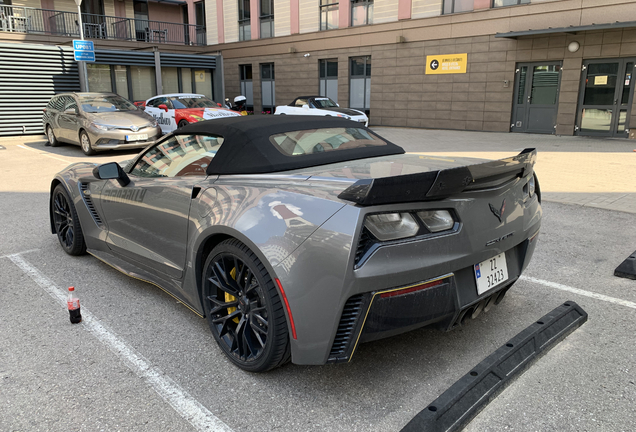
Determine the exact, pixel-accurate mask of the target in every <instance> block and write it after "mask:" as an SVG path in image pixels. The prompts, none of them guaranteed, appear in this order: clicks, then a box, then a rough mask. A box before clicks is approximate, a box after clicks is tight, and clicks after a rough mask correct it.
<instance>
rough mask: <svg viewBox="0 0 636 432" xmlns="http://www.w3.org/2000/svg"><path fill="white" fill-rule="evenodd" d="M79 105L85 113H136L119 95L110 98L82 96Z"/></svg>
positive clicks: (126, 100) (132, 106) (128, 102)
mask: <svg viewBox="0 0 636 432" xmlns="http://www.w3.org/2000/svg"><path fill="white" fill-rule="evenodd" d="M79 101H80V105H81V106H82V109H83V110H84V111H85V112H88V113H102V112H115V111H137V107H136V106H135V105H133V104H132V103H131V102H130V101H129V100H128V99H124V98H123V97H121V96H119V95H111V96H83V97H80V100H79Z"/></svg>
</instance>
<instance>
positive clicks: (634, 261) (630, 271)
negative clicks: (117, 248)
mask: <svg viewBox="0 0 636 432" xmlns="http://www.w3.org/2000/svg"><path fill="white" fill-rule="evenodd" d="M614 276H618V277H622V278H627V279H636V251H635V252H634V253H633V254H631V255H630V256H628V257H627V258H626V259H625V261H623V262H622V263H621V264H620V265H619V266H618V267H616V270H614Z"/></svg>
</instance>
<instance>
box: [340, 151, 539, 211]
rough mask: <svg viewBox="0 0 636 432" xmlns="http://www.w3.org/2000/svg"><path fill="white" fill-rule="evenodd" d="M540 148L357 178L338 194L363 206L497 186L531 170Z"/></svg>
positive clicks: (445, 195) (415, 199) (444, 196)
mask: <svg viewBox="0 0 636 432" xmlns="http://www.w3.org/2000/svg"><path fill="white" fill-rule="evenodd" d="M536 160H537V150H536V149H533V148H527V149H524V150H523V151H522V152H521V153H519V154H518V155H517V156H513V157H510V158H506V159H500V160H495V161H490V162H484V163H481V164H476V165H467V166H463V167H457V168H449V169H445V170H439V171H429V172H424V173H417V174H405V175H401V176H396V177H382V178H377V179H363V180H358V181H357V182H356V183H354V184H353V185H351V186H349V187H348V188H347V189H345V190H344V191H342V192H341V193H340V195H338V198H340V199H343V200H346V201H351V202H354V203H356V204H359V205H362V206H369V205H379V204H395V203H406V202H414V201H433V200H439V199H444V198H447V197H449V196H451V195H456V194H459V193H461V192H463V191H464V190H466V189H476V188H478V187H479V185H483V187H488V185H489V186H495V185H496V184H497V183H501V182H504V181H506V180H508V179H510V178H513V177H525V176H526V175H528V174H529V173H531V172H532V169H533V168H532V167H533V166H534V164H535V162H536Z"/></svg>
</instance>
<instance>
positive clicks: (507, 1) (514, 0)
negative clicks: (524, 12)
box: [492, 0, 530, 8]
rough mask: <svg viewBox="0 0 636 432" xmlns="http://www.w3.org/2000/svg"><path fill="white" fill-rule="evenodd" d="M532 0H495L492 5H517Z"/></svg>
mask: <svg viewBox="0 0 636 432" xmlns="http://www.w3.org/2000/svg"><path fill="white" fill-rule="evenodd" d="M528 3H530V0H493V2H492V7H494V8H496V7H502V6H516V5H520V4H528Z"/></svg>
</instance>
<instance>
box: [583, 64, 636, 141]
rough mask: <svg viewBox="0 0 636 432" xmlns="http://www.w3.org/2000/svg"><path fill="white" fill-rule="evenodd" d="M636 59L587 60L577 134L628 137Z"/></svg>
mask: <svg viewBox="0 0 636 432" xmlns="http://www.w3.org/2000/svg"><path fill="white" fill-rule="evenodd" d="M635 60H636V59H633V58H632V59H616V60H587V61H585V62H583V73H582V78H581V95H580V97H579V110H578V118H577V127H576V133H577V135H591V136H608V137H624V138H627V133H628V129H629V124H628V123H629V116H630V114H631V106H632V99H633V97H634V86H633V85H632V81H633V79H632V78H633V75H634V64H635Z"/></svg>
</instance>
